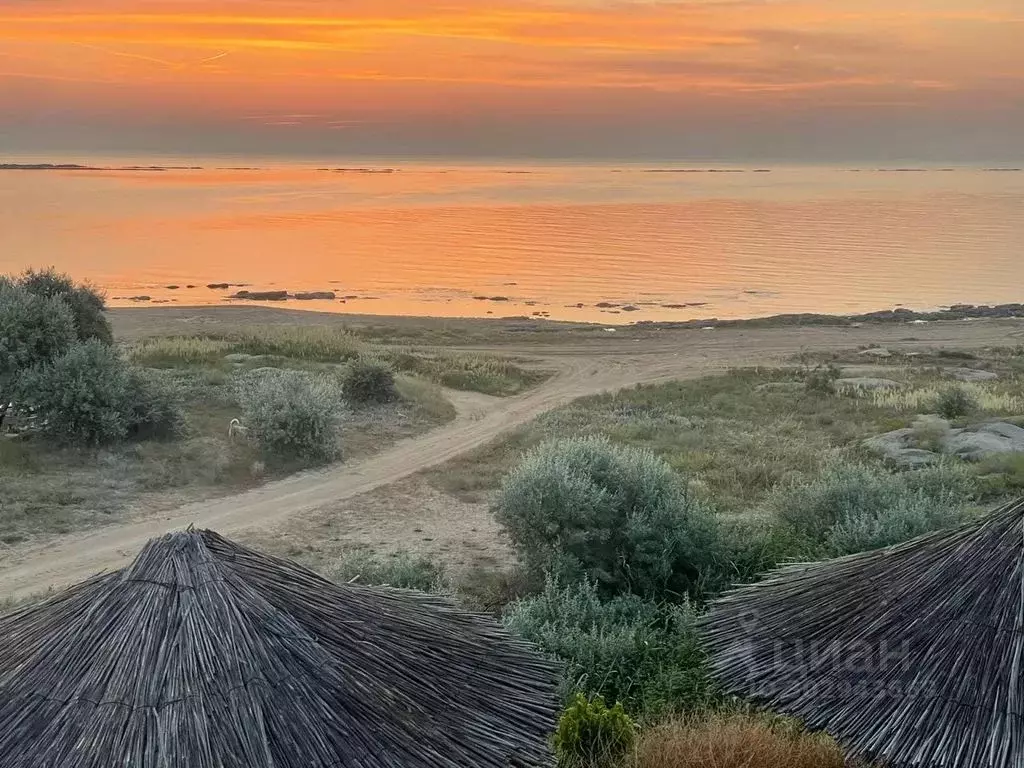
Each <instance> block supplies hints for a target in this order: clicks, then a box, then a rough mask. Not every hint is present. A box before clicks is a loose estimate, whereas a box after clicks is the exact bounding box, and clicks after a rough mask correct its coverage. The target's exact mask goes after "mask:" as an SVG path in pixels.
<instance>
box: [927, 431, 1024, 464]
mask: <svg viewBox="0 0 1024 768" xmlns="http://www.w3.org/2000/svg"><path fill="white" fill-rule="evenodd" d="M942 450H943V452H945V453H950V454H953V455H955V456H959V457H960V458H961V459H963V460H965V461H984V460H985V459H987V458H990V457H992V456H999V455H1000V454H1005V453H1024V429H1021V428H1020V427H1018V426H1015V425H1014V424H1006V423H1004V422H994V423H991V424H982V425H980V426H976V427H969V428H968V429H963V430H954V431H953V432H952V433H951V434H950V435H949V436H948V437H947V438H946V439H944V440H943V441H942Z"/></svg>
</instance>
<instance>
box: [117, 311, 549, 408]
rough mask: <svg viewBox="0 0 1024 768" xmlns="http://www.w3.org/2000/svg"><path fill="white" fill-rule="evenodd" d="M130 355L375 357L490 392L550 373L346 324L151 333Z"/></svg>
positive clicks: (172, 361)
mask: <svg viewBox="0 0 1024 768" xmlns="http://www.w3.org/2000/svg"><path fill="white" fill-rule="evenodd" d="M127 356H128V358H129V359H130V360H131V361H132V362H134V363H137V364H138V365H143V366H149V367H154V368H189V367H195V366H205V367H208V368H215V369H221V370H230V369H231V368H232V367H239V366H240V367H252V366H258V365H268V364H270V365H274V366H276V367H284V368H308V367H309V364H313V363H318V364H327V365H339V364H343V363H347V362H350V361H353V360H358V359H361V358H362V359H372V360H377V361H380V362H384V363H387V364H389V365H391V366H392V367H393V368H394V369H395V371H397V372H401V373H407V374H410V375H414V376H418V377H420V378H422V379H425V380H427V381H431V382H433V383H435V384H440V385H441V386H443V387H448V388H449V389H459V390H466V391H471V392H482V393H484V394H488V395H497V396H507V395H515V394H518V393H519V392H522V391H524V390H526V389H529V388H530V387H533V386H536V385H537V384H539V383H540V382H542V381H545V380H546V379H547V378H549V377H550V375H551V372H550V371H543V370H537V369H535V368H530V367H528V366H525V365H523V364H522V362H521V361H518V360H512V359H508V358H500V357H489V356H486V355H475V354H460V353H453V352H444V351H439V350H432V351H421V350H417V349H412V348H408V349H403V350H395V349H392V348H388V347H377V346H372V345H370V344H368V343H366V342H364V341H363V340H361V339H360V338H359V337H358V336H357V335H355V334H353V333H351V332H349V331H347V330H345V329H344V328H339V327H331V326H310V325H295V326H290V325H267V326H250V327H241V328H235V329H233V330H231V331H227V332H220V333H218V332H210V333H208V334H205V335H200V336H167V337H149V338H144V339H141V340H139V341H136V342H135V343H134V344H132V345H131V346H130V347H128V349H127Z"/></svg>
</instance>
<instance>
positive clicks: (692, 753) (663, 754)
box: [628, 715, 855, 768]
mask: <svg viewBox="0 0 1024 768" xmlns="http://www.w3.org/2000/svg"><path fill="white" fill-rule="evenodd" d="M628 765H629V766H630V768H711V767H712V766H713V767H714V768H844V766H852V765H855V764H852V763H849V764H848V763H846V762H845V758H844V756H843V752H842V750H841V749H840V747H839V745H838V744H836V742H835V741H834V740H833V739H831V738H830V737H828V736H827V735H824V734H811V733H807V732H806V731H804V730H802V729H801V728H800V727H799V726H798V725H797V724H795V723H793V722H792V721H787V720H784V719H782V718H768V717H764V716H750V715H721V716H717V717H712V718H709V719H704V720H694V719H690V720H685V719H684V720H677V721H673V722H668V723H665V724H663V725H661V726H658V727H656V728H651V729H649V730H646V731H644V732H643V733H642V734H641V737H640V742H639V744H638V745H637V751H636V756H635V758H634V759H633V760H632V761H631V762H630V763H628Z"/></svg>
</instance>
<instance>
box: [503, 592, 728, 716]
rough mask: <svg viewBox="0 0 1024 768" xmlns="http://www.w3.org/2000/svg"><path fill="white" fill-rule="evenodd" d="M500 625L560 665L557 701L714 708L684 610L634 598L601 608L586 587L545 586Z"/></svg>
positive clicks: (656, 710) (637, 711)
mask: <svg viewBox="0 0 1024 768" xmlns="http://www.w3.org/2000/svg"><path fill="white" fill-rule="evenodd" d="M504 620H505V624H506V626H508V627H509V628H510V629H511V630H512V631H514V632H516V633H518V634H520V635H522V636H523V637H524V638H526V639H527V640H529V641H530V642H532V643H534V644H536V645H537V646H539V647H540V649H541V650H542V651H544V652H545V653H547V654H548V655H550V656H552V657H555V658H557V659H560V660H561V661H562V662H563V663H564V664H565V676H564V680H563V687H562V695H563V697H565V699H566V700H568V699H569V698H571V697H572V696H573V695H574V694H576V693H577V692H579V693H583V694H586V695H588V696H590V695H595V694H597V695H601V696H603V697H604V698H605V700H607V701H620V702H622V704H623V706H624V707H625V708H626V710H627V711H628V712H630V714H633V715H636V716H645V717H653V716H656V715H658V714H660V713H662V712H665V711H670V710H671V711H675V710H692V709H700V708H702V707H705V706H707V705H708V703H709V702H711V701H712V700H713V693H712V691H711V689H710V687H709V682H708V677H707V673H706V669H705V657H704V654H703V651H702V650H701V647H700V643H699V640H698V636H697V632H696V630H695V627H694V613H693V610H692V609H691V608H690V606H689V605H688V604H685V603H684V604H675V603H657V602H654V601H651V600H644V599H642V598H640V597H638V596H636V595H622V596H619V597H614V598H612V599H610V600H603V599H602V598H601V595H600V594H599V592H598V589H597V587H596V586H595V585H594V584H592V583H588V582H584V583H582V584H575V585H571V586H562V585H560V584H559V583H558V582H557V581H555V580H553V579H551V580H548V582H547V584H546V585H545V587H544V590H543V591H542V592H541V593H540V594H538V595H535V596H531V597H525V598H522V599H521V600H518V601H516V602H515V603H512V604H511V605H510V606H509V607H508V608H507V609H506V611H505V616H504Z"/></svg>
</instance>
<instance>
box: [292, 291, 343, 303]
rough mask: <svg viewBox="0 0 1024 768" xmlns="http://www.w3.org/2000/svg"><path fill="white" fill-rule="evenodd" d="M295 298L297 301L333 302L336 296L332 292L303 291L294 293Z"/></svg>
mask: <svg viewBox="0 0 1024 768" xmlns="http://www.w3.org/2000/svg"><path fill="white" fill-rule="evenodd" d="M295 298H296V299H297V300H298V301H334V299H335V298H337V295H336V294H335V293H334V291H304V292H302V293H296V294H295Z"/></svg>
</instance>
